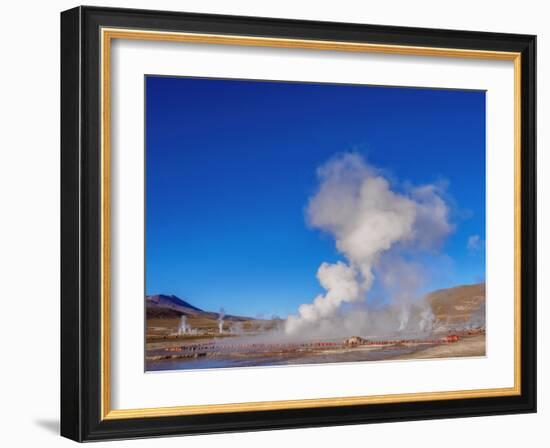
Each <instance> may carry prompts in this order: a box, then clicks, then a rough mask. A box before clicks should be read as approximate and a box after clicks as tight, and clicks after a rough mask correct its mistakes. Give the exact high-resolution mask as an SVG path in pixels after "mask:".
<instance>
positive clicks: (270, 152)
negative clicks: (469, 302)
mask: <svg viewBox="0 0 550 448" xmlns="http://www.w3.org/2000/svg"><path fill="white" fill-rule="evenodd" d="M145 82H146V217H145V219H146V293H147V294H155V293H164V294H176V295H178V296H180V297H182V298H185V299H186V300H188V301H190V302H191V303H192V304H194V305H196V306H198V307H201V308H204V309H207V310H214V311H215V310H218V309H219V308H220V307H224V308H225V309H226V310H227V312H229V313H234V314H245V315H251V316H256V315H265V316H266V317H270V316H271V315H273V314H277V315H280V316H286V315H287V314H289V313H294V312H295V311H296V309H297V306H298V305H299V304H301V303H304V302H309V301H311V300H312V299H313V298H314V296H315V295H316V294H318V293H319V292H320V291H321V290H320V286H319V285H318V282H317V279H316V277H315V273H316V271H317V268H318V267H319V265H320V263H321V262H323V261H329V262H334V261H336V260H339V259H342V257H341V256H340V255H339V254H338V253H337V252H336V250H335V248H334V241H333V240H332V239H331V238H330V237H328V236H327V235H324V234H322V233H320V232H319V231H317V230H313V229H311V228H308V226H307V224H306V220H305V215H304V212H305V207H306V205H307V203H308V198H309V197H310V196H311V195H312V194H314V193H315V191H316V187H317V184H318V183H317V178H316V169H317V167H319V166H320V165H322V164H323V163H325V162H326V161H327V160H329V159H330V158H331V157H333V156H334V155H335V154H337V153H341V152H345V151H355V152H358V153H360V154H362V155H363V156H364V157H365V158H366V159H367V161H368V162H369V163H370V164H372V165H375V166H377V167H379V168H382V169H384V170H385V171H386V172H387V173H388V174H389V175H390V176H391V177H392V178H393V179H394V180H395V181H396V185H395V188H397V189H399V188H400V185H401V186H402V185H403V184H404V183H406V182H410V183H413V184H415V185H418V184H426V183H433V182H447V183H448V186H447V194H448V198H447V199H448V200H449V203H450V205H451V207H452V215H451V220H452V222H453V223H454V224H455V231H454V232H453V233H452V234H451V235H450V236H449V237H448V238H447V240H446V243H445V245H444V246H443V248H442V254H441V255H439V256H438V257H437V259H436V260H433V259H432V258H430V257H429V259H428V261H426V262H427V263H430V264H431V266H429V267H430V269H432V268H433V269H434V273H433V274H432V278H430V280H429V283H428V284H427V285H426V289H431V288H437V287H448V286H452V285H457V284H463V283H473V282H477V281H480V280H482V279H483V278H484V276H485V254H484V251H483V248H482V247H481V249H477V250H472V249H471V248H470V249H468V247H467V242H468V238H469V237H470V236H471V235H479V237H480V240H481V242H482V243H483V241H484V240H485V92H480V91H461V90H439V89H417V88H392V87H374V86H372V87H371V86H353V85H332V84H307V83H285V82H263V81H237V80H217V79H194V78H175V77H174V78H170V77H156V76H147V77H146V81H145ZM481 246H483V244H482V245H481Z"/></svg>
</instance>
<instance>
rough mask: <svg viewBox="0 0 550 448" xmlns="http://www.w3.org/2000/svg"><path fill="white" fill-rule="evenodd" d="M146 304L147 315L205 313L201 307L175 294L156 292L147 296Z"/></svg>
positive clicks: (174, 315) (171, 315)
mask: <svg viewBox="0 0 550 448" xmlns="http://www.w3.org/2000/svg"><path fill="white" fill-rule="evenodd" d="M145 306H146V310H147V317H178V316H182V315H185V316H195V315H198V314H202V313H204V311H203V310H201V309H200V308H197V307H196V306H193V305H191V304H190V303H189V302H186V301H185V300H183V299H180V298H179V297H177V296H174V295H171V296H168V295H164V294H155V295H152V296H145Z"/></svg>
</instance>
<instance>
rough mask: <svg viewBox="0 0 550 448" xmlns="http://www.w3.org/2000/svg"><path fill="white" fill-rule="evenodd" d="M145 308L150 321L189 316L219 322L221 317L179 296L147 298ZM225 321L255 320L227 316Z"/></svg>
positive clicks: (157, 295) (163, 295) (153, 296)
mask: <svg viewBox="0 0 550 448" xmlns="http://www.w3.org/2000/svg"><path fill="white" fill-rule="evenodd" d="M145 308H146V313H147V318H148V319H150V318H155V317H156V318H163V317H180V316H187V317H201V318H207V319H213V320H217V319H218V318H219V316H220V314H219V313H214V312H212V311H204V310H201V309H200V308H197V307H196V306H193V305H191V304H190V303H189V302H186V301H185V300H183V299H180V298H179V297H177V296H174V295H165V294H155V295H152V296H145ZM224 320H229V321H236V322H238V321H247V320H253V318H250V317H243V316H233V315H231V314H226V315H224Z"/></svg>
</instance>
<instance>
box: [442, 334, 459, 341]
mask: <svg viewBox="0 0 550 448" xmlns="http://www.w3.org/2000/svg"><path fill="white" fill-rule="evenodd" d="M458 339H459V338H458V335H456V334H449V335H447V336H445V337H444V338H443V340H444V341H445V342H458Z"/></svg>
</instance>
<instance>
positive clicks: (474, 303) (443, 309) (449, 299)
mask: <svg viewBox="0 0 550 448" xmlns="http://www.w3.org/2000/svg"><path fill="white" fill-rule="evenodd" d="M426 300H427V301H428V303H429V304H430V306H431V308H432V313H433V314H434V316H435V321H436V322H435V324H436V327H440V328H441V327H443V328H458V327H462V328H469V327H472V328H484V327H485V283H478V284H475V285H464V286H456V287H454V288H448V289H440V290H437V291H434V292H432V293H430V294H428V295H427V296H426Z"/></svg>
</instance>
